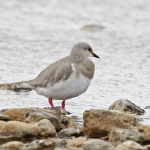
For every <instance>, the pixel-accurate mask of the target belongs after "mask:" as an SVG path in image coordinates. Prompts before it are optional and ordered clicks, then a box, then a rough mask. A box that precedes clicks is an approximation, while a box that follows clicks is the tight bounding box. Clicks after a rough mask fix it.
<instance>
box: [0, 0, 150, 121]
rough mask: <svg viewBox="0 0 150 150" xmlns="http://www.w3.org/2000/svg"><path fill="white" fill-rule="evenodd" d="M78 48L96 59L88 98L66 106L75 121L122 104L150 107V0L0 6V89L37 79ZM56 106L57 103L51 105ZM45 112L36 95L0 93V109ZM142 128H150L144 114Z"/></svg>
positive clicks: (33, 0) (22, 0) (52, 0)
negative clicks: (83, 45) (82, 46)
mask: <svg viewBox="0 0 150 150" xmlns="http://www.w3.org/2000/svg"><path fill="white" fill-rule="evenodd" d="M78 42H87V43H89V44H90V45H91V46H92V48H93V50H94V52H95V53H96V54H97V55H99V56H100V59H94V58H92V59H93V61H94V63H95V65H96V70H95V76H94V79H93V80H92V83H91V85H90V87H89V88H88V90H87V91H86V93H84V94H82V95H80V96H79V97H76V98H73V99H71V100H68V101H66V110H68V111H69V112H71V113H72V114H73V115H76V116H78V117H79V118H80V119H81V122H82V118H81V117H82V113H83V112H84V111H85V110H87V109H92V108H98V109H107V108H108V107H109V106H110V105H111V104H112V103H113V102H114V101H115V100H118V99H121V98H124V99H128V100H130V101H132V102H133V103H135V104H136V105H138V106H140V107H141V108H145V107H146V106H149V105H150V1H149V0H132V1H131V0H126V1H124V0H113V1H112V0H105V1H104V0H92V1H91V0H80V1H76V0H63V1H62V0H7V1H6V0H0V83H6V82H7V83H11V82H17V81H24V80H30V79H33V78H35V77H36V76H37V75H38V74H39V73H40V72H41V71H42V70H43V69H45V68H46V67H47V66H48V65H49V64H51V63H53V62H55V61H56V60H58V59H60V58H62V57H64V56H67V55H69V53H70V50H71V48H72V47H73V45H74V44H76V43H78ZM54 105H56V106H60V105H61V101H54ZM31 106H34V107H49V103H48V100H47V98H45V97H43V96H40V95H38V94H37V93H36V92H35V91H30V92H18V93H16V92H13V91H5V90H0V109H4V108H17V107H31ZM142 118H143V123H150V110H148V109H146V113H145V115H144V116H143V117H142Z"/></svg>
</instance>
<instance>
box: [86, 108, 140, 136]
mask: <svg viewBox="0 0 150 150" xmlns="http://www.w3.org/2000/svg"><path fill="white" fill-rule="evenodd" d="M83 120H84V124H83V133H84V135H88V136H89V137H102V136H107V134H108V133H110V132H111V130H112V129H114V128H123V129H130V128H132V127H135V126H136V125H138V123H137V120H136V118H135V117H134V116H132V115H129V114H124V113H122V112H120V111H114V110H101V109H91V110H86V111H85V112H84V113H83Z"/></svg>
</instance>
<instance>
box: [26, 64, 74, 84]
mask: <svg viewBox="0 0 150 150" xmlns="http://www.w3.org/2000/svg"><path fill="white" fill-rule="evenodd" d="M71 73H72V66H71V64H70V63H57V62H56V63H54V64H52V65H50V66H48V67H47V68H46V69H45V70H43V71H42V72H41V73H40V74H39V75H38V76H37V77H36V78H35V79H33V80H30V81H28V83H27V84H29V85H31V86H34V87H46V86H47V84H51V85H54V84H55V83H56V82H58V81H60V80H67V79H68V78H69V76H70V75H71Z"/></svg>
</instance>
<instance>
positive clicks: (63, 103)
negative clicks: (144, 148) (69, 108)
mask: <svg viewBox="0 0 150 150" xmlns="http://www.w3.org/2000/svg"><path fill="white" fill-rule="evenodd" d="M62 107H63V108H65V100H63V101H62Z"/></svg>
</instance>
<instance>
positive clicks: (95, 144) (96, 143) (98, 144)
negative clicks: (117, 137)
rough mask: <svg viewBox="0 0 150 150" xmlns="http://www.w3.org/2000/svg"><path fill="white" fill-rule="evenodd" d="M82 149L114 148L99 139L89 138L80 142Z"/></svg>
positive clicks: (110, 149) (108, 149)
mask: <svg viewBox="0 0 150 150" xmlns="http://www.w3.org/2000/svg"><path fill="white" fill-rule="evenodd" d="M82 148H83V149H84V150H115V148H114V146H113V145H112V144H111V143H109V142H106V141H103V140H100V139H90V140H87V141H85V142H84V143H83V144H82Z"/></svg>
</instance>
